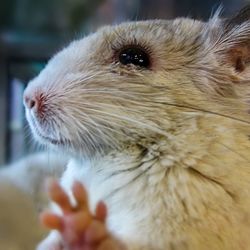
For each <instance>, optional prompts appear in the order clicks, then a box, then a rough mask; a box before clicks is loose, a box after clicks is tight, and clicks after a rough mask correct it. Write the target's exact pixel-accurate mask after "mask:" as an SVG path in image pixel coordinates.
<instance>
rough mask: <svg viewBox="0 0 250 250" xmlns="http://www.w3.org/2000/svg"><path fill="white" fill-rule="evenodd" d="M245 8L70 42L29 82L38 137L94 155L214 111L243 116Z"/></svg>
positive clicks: (112, 29) (29, 108) (29, 110)
mask: <svg viewBox="0 0 250 250" xmlns="http://www.w3.org/2000/svg"><path fill="white" fill-rule="evenodd" d="M239 16H240V14H239ZM239 16H238V18H237V16H236V17H234V18H232V19H230V20H221V19H219V18H218V16H215V17H214V18H212V19H211V20H209V21H208V22H207V23H203V22H200V21H195V20H191V19H185V18H180V19H175V20H173V21H164V20H155V21H141V22H128V23H123V24H120V25H117V26H108V27H104V28H102V29H100V30H99V31H97V32H96V33H94V34H91V35H89V36H87V37H85V38H83V39H80V40H77V41H74V42H72V43H71V44H70V45H69V46H68V47H67V48H65V49H63V50H62V51H61V52H59V53H58V54H57V55H55V56H54V57H53V58H52V59H51V60H50V61H49V63H48V65H47V66H46V67H45V69H44V70H43V71H42V72H41V73H40V74H39V75H38V76H37V77H36V78H35V79H33V80H32V81H31V82H30V83H29V85H28V87H27V89H26V90H25V93H24V102H25V106H26V115H27V119H28V121H29V124H30V126H31V129H32V131H33V133H34V135H35V137H36V138H37V139H38V140H39V141H40V142H42V143H49V144H51V145H54V146H56V147H60V148H66V149H68V150H70V151H72V152H77V153H81V154H86V155H93V154H95V153H97V152H102V151H105V150H109V149H114V148H122V147H124V146H126V145H127V144H131V143H139V142H140V141H143V140H147V141H155V140H157V139H158V138H159V136H165V137H166V138H170V137H171V135H172V131H176V130H178V128H179V127H183V126H184V124H185V119H189V118H192V117H195V116H203V115H206V114H208V113H209V114H213V115H214V116H216V115H220V114H221V115H222V116H226V117H227V118H225V119H229V120H230V119H232V120H234V119H235V120H236V119H238V120H243V123H244V121H245V120H246V119H248V116H249V115H247V104H246V103H247V102H246V99H247V98H248V97H249V96H248V93H247V91H248V92H249V90H250V86H249V76H250V75H249V69H248V65H247V64H248V63H249V58H250V57H249V45H248V43H249V40H250V39H249V33H250V22H249V21H248V20H247V19H242V18H241V19H242V20H240V21H239ZM230 117H231V118H230ZM236 122H237V121H236ZM246 122H249V121H246ZM176 133H178V132H176Z"/></svg>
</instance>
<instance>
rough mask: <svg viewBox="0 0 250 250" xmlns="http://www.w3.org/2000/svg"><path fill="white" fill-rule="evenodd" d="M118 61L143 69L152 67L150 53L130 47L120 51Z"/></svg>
mask: <svg viewBox="0 0 250 250" xmlns="http://www.w3.org/2000/svg"><path fill="white" fill-rule="evenodd" d="M118 59H119V62H120V63H121V64H123V65H128V64H133V65H135V66H139V67H141V68H149V67H150V56H149V53H148V52H147V51H146V50H144V49H142V48H140V47H136V46H130V47H127V48H124V49H122V50H120V52H119V54H118Z"/></svg>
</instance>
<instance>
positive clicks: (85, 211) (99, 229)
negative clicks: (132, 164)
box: [38, 181, 124, 250]
mask: <svg viewBox="0 0 250 250" xmlns="http://www.w3.org/2000/svg"><path fill="white" fill-rule="evenodd" d="M72 191H73V195H74V197H75V200H76V202H77V206H76V207H74V206H72V205H71V203H70V201H69V198H68V196H67V194H66V193H65V191H64V190H63V189H62V187H61V186H60V185H59V184H58V182H56V181H53V182H51V183H50V186H49V195H50V198H51V199H52V200H53V201H54V202H55V203H57V204H58V206H59V207H60V208H61V210H62V212H63V215H62V216H59V215H56V214H53V213H50V212H45V213H43V214H42V215H41V221H42V223H43V224H44V225H45V226H46V227H48V228H50V229H56V230H57V231H58V232H60V235H61V239H62V242H63V244H62V243H60V244H59V245H58V246H57V245H55V246H54V247H55V250H58V249H60V250H61V249H63V246H65V247H66V249H68V250H84V249H88V250H99V249H102V250H121V249H124V247H123V246H122V245H121V243H120V242H119V241H118V240H116V239H115V238H114V237H112V235H111V234H110V233H109V231H108V230H107V227H106V223H105V221H106V217H107V208H106V205H105V204H104V203H103V202H99V203H98V204H97V206H96V209H95V212H94V214H92V213H91V212H90V210H89V205H88V197H87V192H86V190H85V188H84V187H83V186H82V184H81V183H79V182H75V183H74V185H73V189H72ZM50 247H51V246H50ZM58 247H59V248H58ZM60 247H61V248H60ZM52 249H53V250H54V248H47V250H52ZM38 250H45V248H41V249H38Z"/></svg>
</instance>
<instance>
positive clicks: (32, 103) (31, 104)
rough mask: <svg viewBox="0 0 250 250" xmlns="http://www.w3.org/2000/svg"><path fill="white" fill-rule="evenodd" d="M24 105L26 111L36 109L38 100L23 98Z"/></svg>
mask: <svg viewBox="0 0 250 250" xmlns="http://www.w3.org/2000/svg"><path fill="white" fill-rule="evenodd" d="M24 103H25V106H26V107H27V108H28V109H33V108H36V107H38V100H37V99H36V98H32V97H29V96H24Z"/></svg>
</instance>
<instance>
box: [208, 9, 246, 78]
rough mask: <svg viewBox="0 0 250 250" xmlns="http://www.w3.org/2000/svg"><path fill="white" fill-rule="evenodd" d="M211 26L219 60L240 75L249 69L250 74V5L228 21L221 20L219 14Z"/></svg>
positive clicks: (211, 22) (214, 47)
mask: <svg viewBox="0 0 250 250" xmlns="http://www.w3.org/2000/svg"><path fill="white" fill-rule="evenodd" d="M209 26H210V31H212V34H211V33H210V36H211V35H213V36H214V37H213V38H212V39H214V42H213V49H214V50H215V53H216V54H217V55H218V58H219V59H220V60H221V61H222V62H223V63H225V64H228V65H231V66H232V67H233V68H234V70H235V71H236V72H239V73H241V72H244V71H245V70H247V69H248V67H249V69H248V70H249V74H250V5H249V6H247V7H245V8H244V9H242V10H241V11H239V12H238V13H237V14H235V15H234V16H232V17H231V18H227V19H219V18H218V12H217V15H216V16H215V17H214V18H212V19H211V20H210V21H209ZM211 28H212V29H211ZM249 76H250V75H249Z"/></svg>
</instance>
